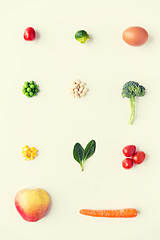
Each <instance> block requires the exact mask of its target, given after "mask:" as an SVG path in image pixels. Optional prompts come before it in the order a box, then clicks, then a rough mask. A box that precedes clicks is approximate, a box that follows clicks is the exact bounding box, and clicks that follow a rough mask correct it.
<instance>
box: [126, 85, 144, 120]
mask: <svg viewBox="0 0 160 240" xmlns="http://www.w3.org/2000/svg"><path fill="white" fill-rule="evenodd" d="M144 95H145V88H144V87H143V86H141V85H139V83H137V82H134V81H129V82H126V83H125V84H124V86H123V89H122V97H123V98H124V97H127V98H129V100H130V105H131V115H130V119H129V124H132V123H133V120H134V117H135V97H143V96H144Z"/></svg>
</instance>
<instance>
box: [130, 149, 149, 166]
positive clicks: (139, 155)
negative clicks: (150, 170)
mask: <svg viewBox="0 0 160 240" xmlns="http://www.w3.org/2000/svg"><path fill="white" fill-rule="evenodd" d="M145 157H146V155H145V153H144V152H142V151H138V152H136V153H135V154H134V156H133V157H132V160H133V162H134V163H135V164H140V163H142V162H143V161H144V159H145Z"/></svg>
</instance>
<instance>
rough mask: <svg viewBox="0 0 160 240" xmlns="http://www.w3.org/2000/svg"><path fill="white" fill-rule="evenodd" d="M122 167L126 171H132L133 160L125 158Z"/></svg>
mask: <svg viewBox="0 0 160 240" xmlns="http://www.w3.org/2000/svg"><path fill="white" fill-rule="evenodd" d="M122 166H123V168H125V169H130V168H132V167H133V160H132V159H131V158H125V159H124V160H123V162H122Z"/></svg>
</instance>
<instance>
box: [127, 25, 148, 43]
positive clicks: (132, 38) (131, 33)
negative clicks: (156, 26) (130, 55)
mask: <svg viewBox="0 0 160 240" xmlns="http://www.w3.org/2000/svg"><path fill="white" fill-rule="evenodd" d="M122 38H123V40H124V41H125V42H126V43H127V44H129V45H131V46H135V47H137V46H141V45H143V44H144V43H145V42H146V41H147V40H148V32H147V31H146V30H145V29H144V28H142V27H137V26H135V27H129V28H127V29H126V30H124V32H123V34H122Z"/></svg>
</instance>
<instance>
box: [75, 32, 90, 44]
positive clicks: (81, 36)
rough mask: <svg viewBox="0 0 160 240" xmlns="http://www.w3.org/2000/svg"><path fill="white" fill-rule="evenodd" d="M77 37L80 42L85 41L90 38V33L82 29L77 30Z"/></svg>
mask: <svg viewBox="0 0 160 240" xmlns="http://www.w3.org/2000/svg"><path fill="white" fill-rule="evenodd" d="M75 39H76V40H77V41H78V42H80V43H85V42H86V41H87V40H89V35H88V33H87V32H86V31H84V30H80V31H77V32H76V34H75Z"/></svg>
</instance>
